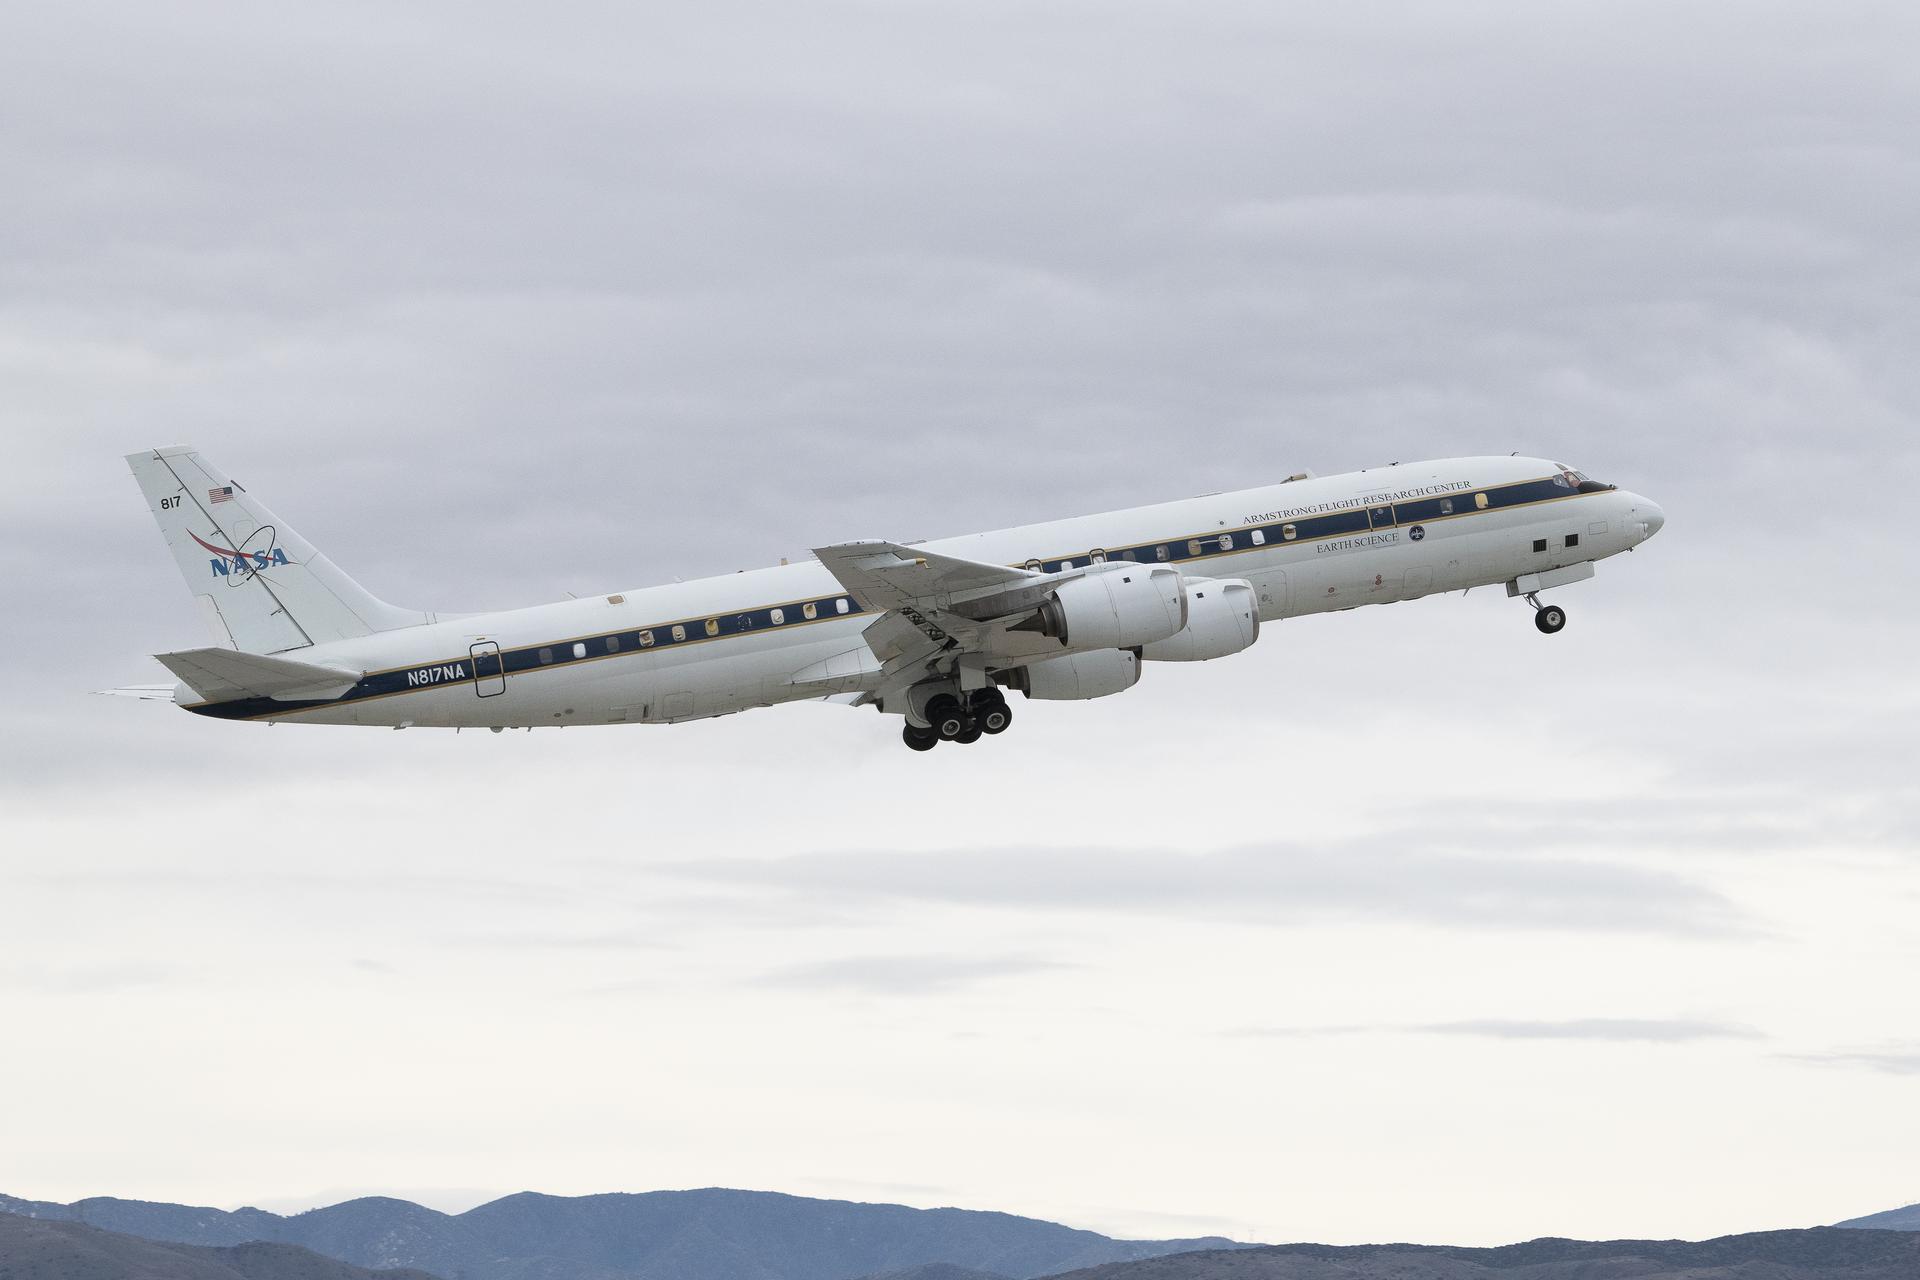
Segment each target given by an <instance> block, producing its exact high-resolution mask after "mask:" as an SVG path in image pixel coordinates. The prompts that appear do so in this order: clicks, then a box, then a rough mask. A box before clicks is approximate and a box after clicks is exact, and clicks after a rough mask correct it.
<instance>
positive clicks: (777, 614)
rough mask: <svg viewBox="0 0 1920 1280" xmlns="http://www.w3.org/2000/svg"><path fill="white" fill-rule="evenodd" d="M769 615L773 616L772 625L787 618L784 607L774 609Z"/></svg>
mask: <svg viewBox="0 0 1920 1280" xmlns="http://www.w3.org/2000/svg"><path fill="white" fill-rule="evenodd" d="M770 616H771V617H772V618H773V625H774V626H776V627H777V626H779V625H780V624H781V623H783V622H785V621H786V620H787V611H786V610H785V609H775V610H773V612H772V614H771V615H770Z"/></svg>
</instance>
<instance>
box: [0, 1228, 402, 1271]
mask: <svg viewBox="0 0 1920 1280" xmlns="http://www.w3.org/2000/svg"><path fill="white" fill-rule="evenodd" d="M133 1278H137V1280H438V1278H437V1277H434V1276H430V1275H428V1274H427V1273H426V1272H424V1271H386V1270H383V1271H370V1270H367V1269H366V1268H364V1267H356V1266H353V1265H351V1264H349V1263H345V1262H341V1261H338V1260H337V1259H334V1258H328V1257H323V1256H322V1255H320V1254H318V1253H316V1252H314V1251H313V1250H311V1249H303V1248H301V1247H300V1246H299V1245H292V1244H277V1243H270V1242H266V1241H253V1242H251V1243H247V1244H236V1245H193V1244H174V1243H162V1242H160V1241H155V1240H145V1239H141V1238H140V1237H138V1236H131V1235H124V1234H121V1233H119V1232H114V1231H105V1230H102V1229H101V1228H99V1227H91V1226H88V1225H86V1224H85V1223H80V1222H63V1221H57V1220H52V1219H46V1218H28V1217H23V1216H21V1215H19V1214H13V1213H0V1280H133Z"/></svg>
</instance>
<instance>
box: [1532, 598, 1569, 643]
mask: <svg viewBox="0 0 1920 1280" xmlns="http://www.w3.org/2000/svg"><path fill="white" fill-rule="evenodd" d="M1527 603H1528V604H1530V605H1532V606H1533V625H1534V626H1536V627H1538V628H1540V631H1541V634H1543V635H1549V636H1550V635H1553V634H1554V633H1555V632H1557V631H1559V630H1560V628H1562V627H1564V626H1566V625H1567V611H1566V610H1565V609H1562V608H1561V607H1560V606H1559V605H1557V604H1541V603H1540V597H1539V594H1538V593H1537V592H1533V591H1529V592H1527Z"/></svg>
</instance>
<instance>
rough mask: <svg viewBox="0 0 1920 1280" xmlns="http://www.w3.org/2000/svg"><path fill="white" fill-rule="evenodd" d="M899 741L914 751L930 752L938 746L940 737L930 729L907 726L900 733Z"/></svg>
mask: <svg viewBox="0 0 1920 1280" xmlns="http://www.w3.org/2000/svg"><path fill="white" fill-rule="evenodd" d="M900 740H901V741H902V742H904V743H906V744H907V745H908V746H909V747H912V748H913V749H914V750H915V751H931V750H933V749H934V748H935V747H937V746H939V745H940V735H939V734H937V733H935V732H934V731H933V730H931V729H922V728H920V727H919V726H918V725H911V724H910V725H908V726H907V727H906V728H904V729H902V730H901V731H900Z"/></svg>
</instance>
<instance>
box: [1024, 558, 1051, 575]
mask: <svg viewBox="0 0 1920 1280" xmlns="http://www.w3.org/2000/svg"><path fill="white" fill-rule="evenodd" d="M1027 568H1029V569H1031V570H1033V571H1034V572H1035V573H1039V572H1040V571H1041V570H1042V569H1044V568H1046V566H1045V565H1043V564H1041V563H1040V562H1039V561H1038V560H1029V561H1027Z"/></svg>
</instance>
